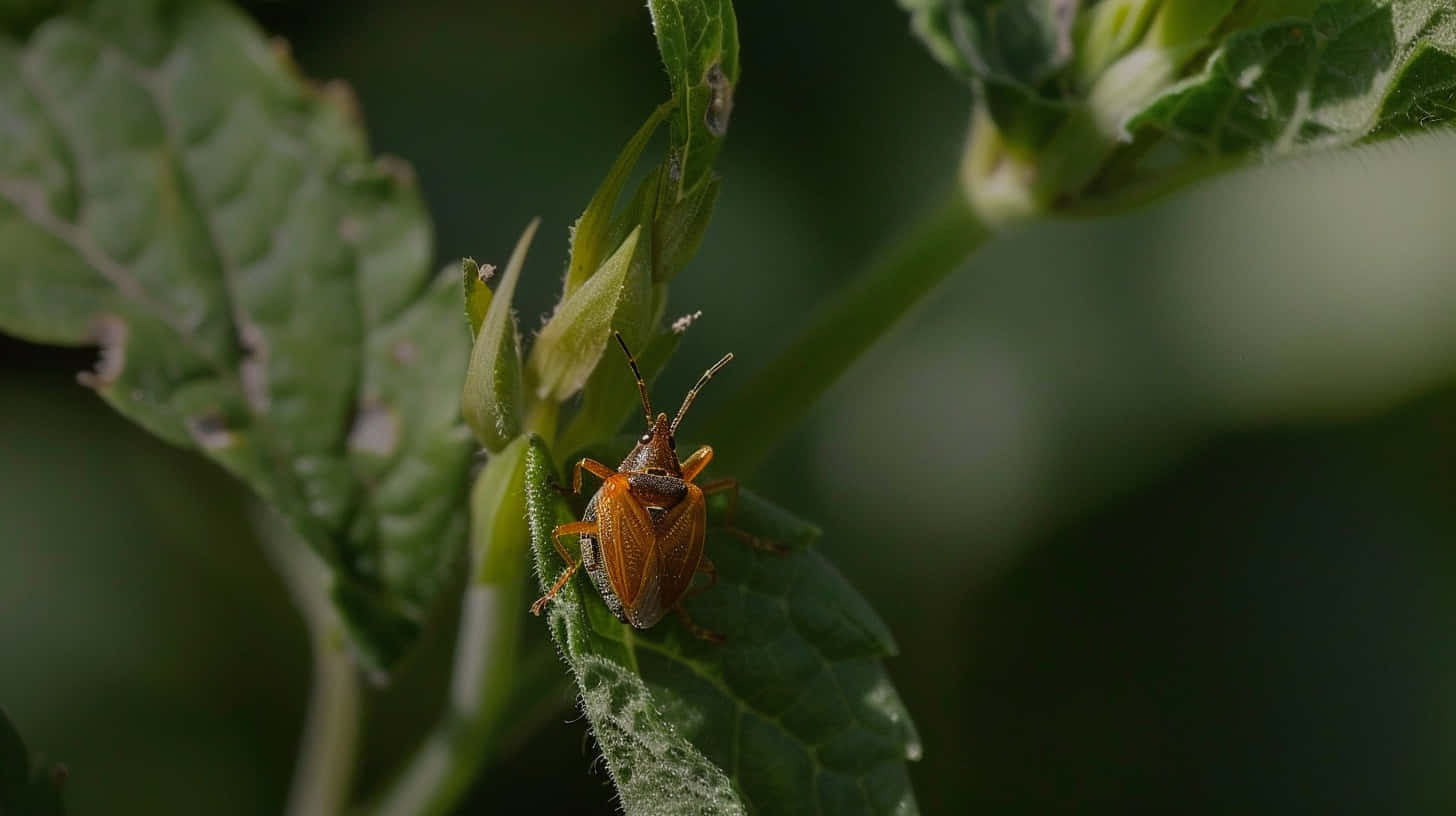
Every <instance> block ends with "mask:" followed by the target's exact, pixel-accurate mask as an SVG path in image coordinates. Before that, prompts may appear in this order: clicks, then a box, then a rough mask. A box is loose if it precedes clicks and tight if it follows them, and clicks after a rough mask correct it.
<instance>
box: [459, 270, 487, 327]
mask: <svg viewBox="0 0 1456 816" xmlns="http://www.w3.org/2000/svg"><path fill="white" fill-rule="evenodd" d="M494 273H495V267H493V266H490V265H489V264H487V265H486V266H485V267H484V268H481V266H480V264H478V263H476V262H475V259H474V258H461V259H460V277H461V281H462V282H463V283H464V285H465V320H466V322H468V323H469V324H470V336H471V337H474V336H476V335H477V334H480V324H481V323H484V322H485V313H486V312H488V311H490V299H491V294H490V287H489V286H486V285H485V283H486V281H488V280H490V276H491V275H492V274H494Z"/></svg>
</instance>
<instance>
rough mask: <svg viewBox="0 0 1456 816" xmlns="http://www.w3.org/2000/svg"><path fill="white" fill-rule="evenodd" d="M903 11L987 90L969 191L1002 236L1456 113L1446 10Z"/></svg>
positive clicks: (1069, 7)
mask: <svg viewBox="0 0 1456 816" xmlns="http://www.w3.org/2000/svg"><path fill="white" fill-rule="evenodd" d="M901 5H902V6H904V7H906V8H907V9H908V10H909V11H910V12H911V15H912V25H913V26H914V28H915V29H916V31H917V32H919V33H920V34H921V36H922V38H923V39H924V40H925V41H926V44H927V46H928V47H929V48H930V51H931V53H932V54H933V55H934V56H935V57H936V58H937V59H939V60H940V61H941V62H943V63H945V64H946V65H947V66H949V67H950V68H951V69H952V70H954V71H955V72H957V73H958V74H959V75H961V76H963V77H965V78H966V79H967V80H968V81H969V82H970V84H971V86H972V88H973V89H974V90H975V92H976V101H975V105H976V108H975V115H974V116H973V118H972V122H973V125H972V131H971V138H970V139H969V140H968V145H967V149H966V155H965V159H964V161H963V164H962V184H963V187H964V189H965V192H966V194H967V197H968V198H969V199H970V200H971V202H972V203H973V205H974V206H975V208H976V210H977V213H978V215H980V216H981V218H982V219H983V220H987V221H989V222H992V223H995V222H998V221H1005V220H1009V219H1012V218H1017V217H1024V216H1028V215H1035V214H1039V213H1044V212H1048V211H1055V210H1060V211H1064V212H1082V213H1096V212H1105V211H1109V210H1117V209H1122V208H1125V207H1126V206H1129V205H1132V204H1136V203H1139V202H1141V201H1144V200H1146V199H1148V198H1150V197H1153V196H1156V195H1159V194H1162V193H1165V192H1167V191H1169V190H1171V189H1174V188H1176V187H1177V186H1179V185H1181V184H1183V183H1186V182H1187V181H1189V180H1192V179H1196V178H1200V177H1203V176H1206V175H1209V174H1211V173H1215V172H1219V171H1221V170H1225V169H1228V168H1230V167H1233V166H1236V165H1237V164H1239V163H1242V162H1244V161H1248V160H1251V159H1255V158H1269V157H1280V156H1287V155H1291V154H1294V153H1298V152H1302V151H1306V150H1314V149H1325V148H1334V147H1343V146H1347V145H1352V144H1356V143H1359V142H1362V141H1370V140H1374V139H1382V138H1388V137H1390V136H1395V135H1400V134H1402V133H1407V132H1410V131H1413V130H1416V129H1421V128H1428V127H1432V126H1436V125H1443V124H1448V123H1449V122H1450V121H1451V120H1452V118H1453V117H1456V114H1453V113H1452V110H1453V105H1452V104H1451V103H1452V102H1453V101H1456V92H1453V91H1452V84H1451V80H1450V77H1451V71H1452V69H1453V67H1456V33H1453V32H1456V27H1453V25H1452V24H1451V18H1452V13H1453V12H1452V9H1451V6H1450V3H1449V2H1446V0H1399V2H1396V0H1330V1H1329V2H1324V3H1317V2H1316V0H1262V1H1260V2H1234V0H1105V2H1101V3H1090V4H1077V3H1073V2H1065V0H1019V1H1018V0H999V1H998V0H992V1H991V2H974V1H973V0H901Z"/></svg>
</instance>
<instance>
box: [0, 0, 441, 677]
mask: <svg viewBox="0 0 1456 816" xmlns="http://www.w3.org/2000/svg"><path fill="white" fill-rule="evenodd" d="M79 8H80V9H82V10H79V11H75V12H72V13H69V14H66V15H64V16H56V17H51V18H49V19H47V20H45V21H44V22H41V23H40V24H39V25H38V26H37V27H35V28H33V29H26V35H25V39H24V41H21V40H18V39H16V38H15V37H14V36H6V37H5V38H4V39H0V111H3V115H0V243H3V245H4V246H5V247H6V253H7V257H6V263H5V266H4V268H3V271H0V278H3V283H0V328H3V329H4V330H5V331H7V332H10V333H12V334H15V335H18V336H21V337H24V338H27V339H30V340H33V341H36V342H44V343H53V344H58V345H88V344H100V345H101V347H102V357H101V362H100V365H99V366H98V368H97V370H96V371H95V372H92V373H88V374H86V375H83V378H82V381H83V382H84V383H86V384H87V385H89V386H90V387H92V388H94V389H95V390H96V392H97V393H98V394H99V395H101V396H102V397H103V398H104V399H106V400H107V401H108V402H109V403H110V404H111V405H112V406H114V407H115V408H116V410H118V411H119V412H121V413H122V414H124V415H126V416H127V417H129V418H131V419H132V420H133V421H135V422H137V423H138V424H140V425H142V426H143V427H145V428H147V429H148V430H150V431H151V432H153V433H155V434H157V435H158V436H161V437H162V438H164V439H166V440H168V441H170V442H172V443H174V444H177V445H181V446H184V447H188V448H192V449H194V450H197V451H199V452H200V453H202V454H203V455H205V456H207V457H209V458H211V459H213V460H215V461H217V462H219V463H220V464H222V465H223V466H224V467H225V468H227V469H228V470H229V471H231V472H232V473H233V474H235V475H236V476H237V477H238V478H240V479H241V480H242V481H244V482H245V483H246V484H248V485H249V486H250V487H251V488H252V489H253V490H254V491H256V492H257V494H258V495H260V496H262V497H263V498H264V499H266V500H267V501H269V502H270V503H272V504H274V505H275V506H277V507H278V508H279V509H280V510H281V511H282V512H283V513H284V514H285V515H286V516H287V517H288V519H289V521H290V522H291V524H292V526H293V527H294V528H295V529H296V530H297V531H298V532H299V533H300V534H301V536H302V537H303V538H304V539H305V540H307V541H308V542H309V544H310V545H312V546H313V548H314V549H316V550H317V551H318V552H319V553H320V554H321V555H322V556H323V557H324V558H325V560H326V561H327V562H328V563H329V564H330V566H331V567H332V568H333V570H334V596H335V599H336V601H337V602H338V604H339V606H340V609H341V611H342V612H343V615H344V619H345V621H346V625H347V626H348V628H349V631H350V634H351V635H352V636H353V637H352V640H353V642H354V645H355V647H356V649H357V651H358V652H359V654H360V656H361V657H362V658H363V660H364V662H365V663H366V665H368V666H370V667H371V668H373V669H375V670H377V671H381V672H382V671H387V670H388V669H389V668H390V667H391V666H393V665H394V664H395V663H396V661H397V660H398V659H399V657H400V656H401V655H402V654H403V652H404V651H405V650H406V649H407V648H408V647H409V646H410V644H411V643H412V641H413V640H414V636H415V634H416V632H417V630H418V627H419V621H420V619H421V616H422V615H423V613H424V611H425V610H426V609H428V608H429V607H430V606H431V605H432V603H433V602H434V600H435V598H436V596H437V595H438V594H439V592H440V591H441V589H442V588H443V587H444V585H445V584H446V583H447V582H448V577H449V566H450V564H451V563H452V562H453V557H454V555H455V554H456V553H458V552H459V549H460V546H461V544H462V541H463V537H464V531H465V514H464V512H463V498H464V484H465V477H466V474H467V468H468V465H469V456H470V449H469V441H468V435H467V434H466V433H465V429H464V428H463V426H462V425H461V424H460V421H459V418H458V415H457V413H456V408H455V404H454V400H453V399H452V395H453V394H455V393H458V389H459V387H460V377H461V374H462V372H463V370H464V366H465V359H466V353H467V348H468V347H467V345H466V343H465V340H466V334H465V330H464V329H463V328H462V327H461V326H460V323H459V322H458V320H459V318H458V315H459V311H458V310H459V308H460V306H459V302H458V301H457V300H456V298H457V297H458V294H457V293H458V291H459V290H458V289H457V285H456V284H455V278H454V276H453V274H451V275H445V276H435V275H433V274H432V272H431V270H430V269H429V267H428V264H429V262H430V251H431V246H430V243H431V236H430V226H429V222H428V220H427V218H426V216H425V213H424V211H423V208H422V206H421V203H420V200H419V195H418V191H417V190H416V188H415V185H414V181H413V178H412V176H411V173H410V171H409V169H408V168H407V167H406V166H404V165H402V164H401V163H399V162H397V161H389V160H384V159H381V160H374V159H372V158H371V157H370V155H369V152H368V149H367V146H366V144H365V140H364V136H363V133H362V131H361V129H360V127H359V124H358V121H357V111H356V110H355V108H354V106H353V103H352V100H351V98H350V96H349V95H348V93H347V91H345V90H342V89H340V88H336V87H332V86H322V87H321V86H317V85H312V84H310V83H308V82H306V81H305V80H303V79H301V78H300V77H299V76H298V75H297V73H296V71H295V70H294V68H293V66H292V65H291V64H290V63H289V61H288V60H287V58H286V55H284V54H283V53H282V52H279V51H274V50H270V49H269V47H268V45H267V43H266V41H265V40H264V39H263V37H262V36H260V34H259V32H258V31H257V30H256V29H255V28H254V26H253V25H252V24H251V23H250V22H249V21H248V20H246V19H245V18H244V17H243V16H241V15H240V14H238V13H237V12H235V11H233V10H231V9H229V8H228V7H226V6H223V5H220V4H217V3H211V2H198V3H171V4H154V5H153V6H152V7H150V13H138V12H143V11H147V9H141V8H133V9H131V11H130V13H123V12H124V9H123V8H122V7H120V6H116V5H106V4H98V5H96V6H90V5H84V6H80V7H79ZM421 361H428V365H424V364H421ZM200 544H201V542H199V545H200Z"/></svg>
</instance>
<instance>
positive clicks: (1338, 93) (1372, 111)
mask: <svg viewBox="0 0 1456 816" xmlns="http://www.w3.org/2000/svg"><path fill="white" fill-rule="evenodd" d="M1453 119H1456V8H1453V7H1452V6H1451V4H1450V3H1448V2H1436V1H1435V0H1401V2H1392V1H1391V0H1384V1H1383V2H1372V0H1337V2H1330V3H1326V4H1324V5H1322V6H1320V7H1319V9H1318V10H1316V12H1315V14H1314V16H1313V17H1312V18H1310V19H1289V20H1283V21H1279V22H1276V23H1272V24H1269V25H1266V26H1263V27H1260V28H1256V29H1253V30H1249V31H1244V32H1240V33H1238V34H1235V35H1233V36H1232V37H1230V38H1229V39H1228V41H1227V43H1226V44H1225V45H1224V46H1223V47H1222V48H1220V49H1219V50H1218V51H1217V52H1215V53H1214V54H1213V55H1212V57H1210V59H1209V61H1208V64H1207V65H1206V67H1205V68H1204V69H1203V71H1202V72H1200V73H1199V74H1197V75H1196V76H1193V77H1192V78H1190V79H1188V80H1186V81H1184V82H1183V83H1181V84H1179V85H1178V86H1176V87H1174V88H1172V89H1170V90H1169V91H1167V92H1166V93H1164V94H1163V95H1162V96H1160V97H1159V98H1157V99H1155V100H1154V101H1153V102H1151V103H1150V104H1149V105H1148V106H1147V107H1146V109H1144V110H1143V111H1142V112H1140V113H1138V114H1136V115H1135V116H1133V117H1132V119H1131V120H1130V121H1129V123H1128V127H1129V129H1130V130H1138V129H1140V128H1149V129H1155V130H1159V131H1162V132H1163V133H1166V134H1168V135H1169V136H1172V137H1173V138H1174V139H1175V140H1177V141H1178V142H1180V143H1181V144H1183V145H1185V146H1188V147H1191V148H1192V149H1193V150H1195V151H1196V152H1200V153H1205V154H1215V155H1231V154H1241V153H1259V154H1264V155H1269V156H1280V155H1287V154H1293V153H1297V152H1302V151H1306V150H1315V149H1321V148H1331V147H1341V146H1345V145H1349V144H1353V143H1355V142H1358V141H1361V140H1365V139H1380V138H1387V137H1390V136H1396V135H1399V134H1402V133H1408V132H1411V131H1415V130H1420V129H1424V128H1429V127H1434V126H1438V125H1447V124H1450V123H1451V122H1452V120H1453Z"/></svg>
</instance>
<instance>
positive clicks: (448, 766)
mask: <svg viewBox="0 0 1456 816" xmlns="http://www.w3.org/2000/svg"><path fill="white" fill-rule="evenodd" d="M524 447H525V439H524V438H518V439H517V440H516V441H515V442H513V443H512V445H511V446H509V447H507V448H506V449H505V450H504V451H502V452H501V453H499V454H496V455H495V456H493V457H492V458H491V461H490V462H489V463H487V465H486V469H485V470H484V471H482V472H481V474H480V476H479V477H478V478H477V479H476V482H475V486H474V488H473V489H472V491H471V498H470V517H471V519H470V527H471V554H472V559H471V564H470V576H471V580H470V584H469V586H468V587H467V588H466V590H465V597H464V601H463V604H462V606H461V610H460V631H459V634H458V635H457V637H456V641H455V665H454V669H453V670H452V673H451V682H450V694H449V697H448V699H447V700H446V703H445V711H444V712H443V713H442V714H441V715H440V720H439V721H438V722H437V723H436V724H435V727H434V728H433V729H432V730H431V731H430V733H429V734H428V735H427V736H426V737H425V740H424V742H423V743H422V744H421V745H420V747H419V748H418V749H417V750H416V751H415V753H414V755H413V756H412V757H411V758H410V760H409V762H408V764H407V765H406V766H405V768H404V770H403V771H402V772H401V773H400V774H399V776H398V777H396V778H395V779H394V781H393V782H392V783H391V784H390V786H389V788H388V789H387V790H386V791H385V792H384V794H383V795H382V796H381V797H380V798H379V799H378V800H377V801H376V802H375V803H374V805H373V806H372V807H370V808H369V809H368V812H369V813H372V814H375V816H445V814H449V813H452V812H454V808H455V806H456V805H457V804H458V803H459V801H460V799H461V797H463V796H464V795H465V794H466V793H467V792H468V791H469V789H470V785H471V783H472V782H473V781H474V780H475V777H476V775H477V774H478V773H479V772H480V769H481V768H482V767H484V765H485V763H486V761H487V760H488V759H489V758H490V756H491V755H492V754H493V753H494V752H495V751H497V750H498V746H497V745H496V744H495V743H496V740H497V737H498V736H499V733H500V731H501V729H502V714H503V713H505V712H506V710H507V709H508V703H509V701H510V700H511V694H512V692H513V691H514V690H515V688H514V683H513V680H514V678H515V676H516V673H517V672H518V670H519V668H520V667H519V665H518V661H517V651H518V647H519V644H520V638H521V623H522V617H523V613H524V611H525V609H526V601H525V599H524V598H523V594H524V592H523V590H524V589H525V586H526V569H527V565H528V562H529V555H528V547H529V544H530V542H529V538H528V536H529V532H528V530H527V529H526V526H525V511H524V509H523V508H524V505H523V502H524V492H523V491H524V488H523V484H522V481H521V471H520V463H521V456H520V455H521V452H522V451H523V450H524Z"/></svg>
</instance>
